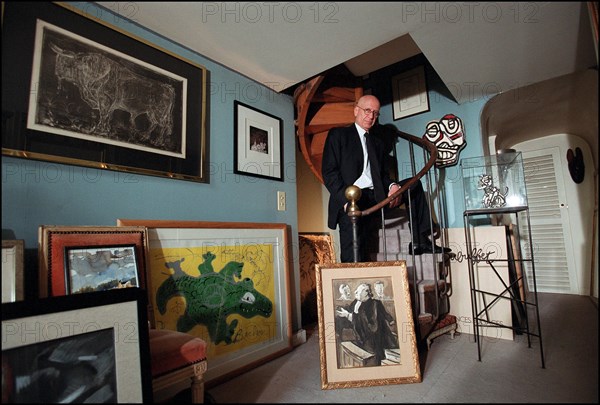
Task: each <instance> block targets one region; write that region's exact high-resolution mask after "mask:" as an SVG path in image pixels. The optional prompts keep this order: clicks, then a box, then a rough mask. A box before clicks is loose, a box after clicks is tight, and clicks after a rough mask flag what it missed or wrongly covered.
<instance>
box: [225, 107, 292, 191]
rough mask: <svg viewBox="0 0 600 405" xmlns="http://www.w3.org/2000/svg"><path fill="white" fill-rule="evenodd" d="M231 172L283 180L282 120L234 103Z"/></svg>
mask: <svg viewBox="0 0 600 405" xmlns="http://www.w3.org/2000/svg"><path fill="white" fill-rule="evenodd" d="M234 108H235V111H234V128H235V130H234V134H235V135H234V140H233V144H234V154H233V156H234V164H233V167H234V172H235V173H237V174H244V175H247V176H254V177H261V178H264V179H271V180H278V181H283V121H282V120H281V118H277V117H275V116H274V115H271V114H268V113H266V112H264V111H260V110H258V109H256V108H254V107H251V106H249V105H246V104H243V103H241V102H239V101H237V100H236V101H235V102H234Z"/></svg>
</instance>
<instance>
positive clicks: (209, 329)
mask: <svg viewBox="0 0 600 405" xmlns="http://www.w3.org/2000/svg"><path fill="white" fill-rule="evenodd" d="M149 265H150V268H151V269H152V271H151V280H150V281H151V291H152V293H151V294H152V296H151V300H152V301H153V303H152V305H153V310H154V319H155V324H156V328H158V329H170V330H177V331H180V332H186V333H189V334H191V335H194V336H198V337H200V338H202V339H204V340H205V341H206V342H207V343H209V344H208V346H207V350H208V352H207V357H208V358H211V357H214V356H219V355H224V354H227V353H232V352H234V351H237V350H240V349H243V348H245V347H249V346H252V345H255V344H260V343H261V342H268V341H269V340H270V339H272V338H273V337H274V334H275V333H276V322H277V318H276V315H277V314H276V313H275V308H276V303H275V302H274V300H275V281H274V276H273V274H274V266H275V263H274V252H273V245H272V244H250V245H240V244H236V245H232V246H224V245H213V246H211V247H210V249H207V247H174V248H163V247H160V248H159V247H155V248H151V249H150V257H149Z"/></svg>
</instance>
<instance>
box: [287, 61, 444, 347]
mask: <svg viewBox="0 0 600 405" xmlns="http://www.w3.org/2000/svg"><path fill="white" fill-rule="evenodd" d="M363 94H364V91H363V87H362V83H361V81H360V80H359V79H358V78H356V77H354V76H353V75H351V74H350V73H349V72H348V73H346V72H344V71H342V72H340V70H339V69H337V70H336V69H332V70H330V71H327V72H325V73H323V74H321V75H318V76H315V77H313V78H312V79H310V80H308V81H306V82H305V83H302V84H300V85H299V86H298V87H297V88H296V90H295V92H294V104H295V108H296V122H295V125H296V135H297V137H298V144H299V148H300V151H301V153H302V156H303V157H304V159H305V161H306V163H307V164H308V166H309V168H310V170H311V171H312V173H313V174H314V175H315V177H316V178H317V179H318V180H319V182H321V184H323V177H322V175H321V162H322V157H323V149H324V146H325V140H326V138H327V134H328V132H329V130H330V129H331V128H334V127H339V126H346V125H349V124H351V123H353V122H354V106H355V104H356V102H357V100H358V99H359V98H360V97H361V96H362V95H363ZM386 127H389V126H386ZM395 136H397V137H398V138H402V139H404V140H405V141H407V142H408V143H409V144H410V147H413V146H414V145H416V146H419V147H421V148H422V149H424V150H425V151H426V152H428V153H429V158H428V161H427V164H426V165H425V166H424V167H423V168H422V169H421V170H420V171H419V172H418V173H416V174H415V175H414V177H412V179H411V180H410V181H408V182H407V184H405V185H404V186H403V187H402V189H401V190H400V191H399V192H398V193H397V194H398V195H399V194H401V193H403V192H406V191H407V189H408V188H409V187H410V186H411V185H412V184H414V183H415V182H416V181H420V180H421V178H422V177H423V176H425V175H426V174H427V173H428V172H429V171H430V170H431V167H432V166H433V164H434V163H435V157H436V154H437V152H436V149H435V146H434V145H433V144H431V143H429V142H426V141H424V140H422V139H421V138H417V137H415V136H412V135H409V134H405V133H402V132H399V131H397V130H396V131H395ZM392 197H394V196H392ZM389 200H390V199H389V198H388V199H386V200H383V201H382V202H380V203H379V204H377V205H375V206H373V207H359V208H360V209H361V210H362V211H361V213H362V216H365V215H371V214H375V215H381V214H380V209H381V208H382V207H384V206H385V205H387V203H388V202H389ZM408 217H409V216H408V212H406V208H405V207H404V206H401V207H399V208H396V209H394V210H388V211H386V214H385V219H384V224H385V226H384V227H382V228H383V229H382V230H380V232H379V252H378V253H377V254H376V255H374V256H373V257H372V259H373V261H396V260H405V261H406V266H407V269H408V278H409V283H410V286H411V288H410V290H411V302H412V305H413V314H414V319H415V321H418V325H419V328H417V337H418V339H419V340H420V341H424V340H425V339H426V338H427V337H428V336H429V335H430V334H431V333H432V332H433V331H434V330H436V326H437V325H438V324H439V323H440V321H442V320H444V318H445V316H446V315H447V314H448V312H449V296H450V294H451V288H450V287H451V286H450V283H449V282H448V278H449V263H448V260H447V258H444V257H442V255H441V254H423V255H420V256H414V255H412V254H409V252H408V242H409V241H410V229H409V224H408V220H407V219H408ZM428 342H429V341H428Z"/></svg>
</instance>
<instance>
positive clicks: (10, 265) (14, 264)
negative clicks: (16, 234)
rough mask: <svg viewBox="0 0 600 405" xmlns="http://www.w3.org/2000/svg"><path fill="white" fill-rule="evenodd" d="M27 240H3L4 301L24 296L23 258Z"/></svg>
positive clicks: (15, 299) (17, 299)
mask: <svg viewBox="0 0 600 405" xmlns="http://www.w3.org/2000/svg"><path fill="white" fill-rule="evenodd" d="M24 254H25V241H23V240H22V239H17V240H3V241H2V302H15V301H21V300H22V299H23V297H24V291H25V284H24V282H23V259H24Z"/></svg>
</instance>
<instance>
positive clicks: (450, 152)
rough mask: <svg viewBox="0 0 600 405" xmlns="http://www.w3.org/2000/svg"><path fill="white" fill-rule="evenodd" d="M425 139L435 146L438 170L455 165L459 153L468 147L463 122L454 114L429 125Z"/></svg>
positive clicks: (426, 128)
mask: <svg viewBox="0 0 600 405" xmlns="http://www.w3.org/2000/svg"><path fill="white" fill-rule="evenodd" d="M423 139H425V140H428V141H429V142H431V143H433V144H435V146H436V148H437V159H436V161H435V165H436V167H438V168H442V167H446V166H452V165H455V164H456V163H457V162H458V157H459V152H460V151H461V150H462V149H463V148H464V147H465V146H467V142H466V141H465V131H464V127H463V123H462V120H461V119H460V118H458V117H457V116H456V115H454V114H446V115H444V116H443V117H442V118H441V119H440V120H439V121H431V122H430V123H428V124H427V126H426V127H425V135H423Z"/></svg>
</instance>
